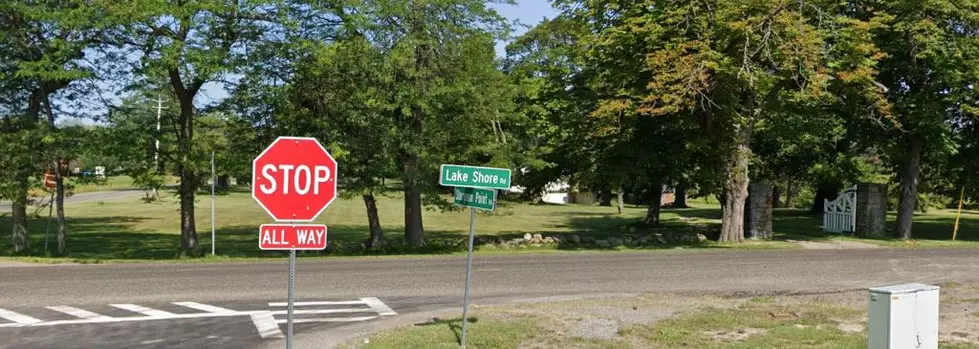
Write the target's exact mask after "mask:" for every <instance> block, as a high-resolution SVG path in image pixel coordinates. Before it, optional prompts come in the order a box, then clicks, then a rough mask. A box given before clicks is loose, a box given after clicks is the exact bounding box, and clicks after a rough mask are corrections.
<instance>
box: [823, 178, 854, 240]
mask: <svg viewBox="0 0 979 349" xmlns="http://www.w3.org/2000/svg"><path fill="white" fill-rule="evenodd" d="M856 224H857V186H855V185H854V186H853V187H850V188H849V189H847V190H844V191H843V193H842V194H840V196H839V197H837V198H836V200H833V201H829V200H824V202H823V231H824V232H827V233H843V232H851V233H852V232H854V231H855V230H856Z"/></svg>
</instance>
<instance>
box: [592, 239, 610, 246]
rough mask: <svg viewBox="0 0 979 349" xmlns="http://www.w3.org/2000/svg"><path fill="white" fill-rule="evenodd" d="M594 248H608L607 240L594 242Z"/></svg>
mask: <svg viewBox="0 0 979 349" xmlns="http://www.w3.org/2000/svg"><path fill="white" fill-rule="evenodd" d="M595 246H598V247H601V248H608V247H609V246H610V244H609V242H608V240H595Z"/></svg>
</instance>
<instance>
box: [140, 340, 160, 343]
mask: <svg viewBox="0 0 979 349" xmlns="http://www.w3.org/2000/svg"><path fill="white" fill-rule="evenodd" d="M156 343H163V340H162V339H154V340H151V341H142V342H139V344H156Z"/></svg>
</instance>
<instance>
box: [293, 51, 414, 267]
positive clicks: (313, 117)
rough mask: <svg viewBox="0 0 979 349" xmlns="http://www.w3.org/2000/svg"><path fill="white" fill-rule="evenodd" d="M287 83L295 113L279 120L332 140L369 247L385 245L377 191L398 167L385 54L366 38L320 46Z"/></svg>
mask: <svg viewBox="0 0 979 349" xmlns="http://www.w3.org/2000/svg"><path fill="white" fill-rule="evenodd" d="M297 66H298V68H297V70H298V71H297V73H296V77H295V79H294V80H293V81H292V83H291V84H290V85H289V87H288V96H289V101H290V103H291V104H292V105H293V106H294V108H295V111H293V112H292V113H290V114H291V115H283V117H282V118H280V122H281V123H282V124H283V126H285V127H286V128H287V129H289V130H292V132H294V133H295V132H298V134H306V135H312V136H315V137H317V138H319V139H324V140H329V141H330V142H331V144H330V147H331V148H332V150H331V153H332V154H333V155H334V156H335V157H336V158H337V161H340V162H342V163H343V177H342V185H343V189H344V190H343V192H342V194H341V195H342V196H343V197H347V198H349V197H352V196H357V195H359V196H360V197H361V198H362V199H363V200H364V205H365V207H366V209H367V219H368V225H369V227H370V237H369V238H368V239H367V242H366V246H367V248H368V249H377V248H380V247H381V246H382V245H383V244H384V231H383V229H382V227H381V222H380V217H379V214H378V211H377V200H376V195H379V194H384V193H385V192H386V191H387V187H386V186H385V185H384V184H383V182H382V180H383V179H384V178H385V177H386V176H389V175H392V174H393V173H394V172H395V171H394V169H395V163H394V161H395V157H396V156H397V150H398V144H396V143H395V142H394V140H395V139H396V136H397V127H396V125H395V123H394V119H393V118H391V117H390V115H391V114H392V113H393V110H392V105H391V104H390V103H389V101H390V100H391V95H390V93H391V91H393V87H394V86H392V83H393V81H390V80H386V78H387V77H388V76H390V75H388V74H387V72H385V66H384V57H383V56H382V55H381V52H380V51H379V50H378V49H377V48H376V47H374V46H372V45H371V43H370V42H369V41H368V40H367V39H366V38H364V37H362V36H354V37H351V38H348V39H345V40H342V41H340V42H337V43H333V44H330V45H329V46H326V47H319V48H317V49H315V50H314V51H313V53H312V54H311V55H310V56H309V57H308V58H307V59H305V60H303V61H301V62H299V63H298V64H297Z"/></svg>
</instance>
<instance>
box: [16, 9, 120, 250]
mask: <svg viewBox="0 0 979 349" xmlns="http://www.w3.org/2000/svg"><path fill="white" fill-rule="evenodd" d="M93 10H94V8H93V7H92V6H88V5H87V4H85V3H83V2H73V1H69V2H62V1H38V2H26V3H18V2H6V3H4V4H0V47H2V48H3V49H2V50H3V51H4V52H3V53H2V54H0V55H2V56H3V60H5V61H8V62H10V63H9V64H10V65H7V66H6V68H7V69H6V70H8V73H10V75H6V76H10V77H12V79H13V80H15V81H18V83H19V84H20V85H19V88H23V89H25V90H26V91H27V95H26V96H25V95H22V96H20V98H23V99H20V102H19V103H24V104H25V108H23V109H22V110H21V112H22V118H21V120H20V121H21V122H20V123H19V124H20V126H19V128H20V129H21V130H22V131H23V132H28V133H29V132H34V131H37V130H38V129H37V127H38V126H39V124H41V123H43V124H45V125H44V126H45V127H43V128H42V129H41V131H40V132H46V131H44V130H47V131H49V132H50V133H49V134H46V135H45V136H40V135H34V136H26V135H24V136H26V137H24V138H20V139H19V141H29V142H31V141H32V142H34V143H28V144H25V146H29V147H30V146H34V147H35V148H36V146H37V145H39V144H41V143H42V142H43V143H44V144H46V145H50V146H53V145H54V144H53V143H54V142H62V143H63V142H64V141H65V140H64V138H66V137H65V135H62V134H60V133H59V132H57V125H56V114H57V113H58V107H57V105H56V104H55V103H52V100H53V99H54V97H53V96H55V95H56V94H57V93H59V92H60V91H62V90H64V89H65V88H67V87H68V86H69V85H70V84H72V82H74V81H77V80H80V79H83V78H86V77H89V76H90V75H91V72H90V71H89V69H87V68H84V67H82V66H81V65H80V64H79V60H80V59H81V58H83V57H84V53H83V51H84V50H85V49H86V48H87V47H88V46H89V45H90V44H91V42H92V41H93V40H95V39H96V38H97V37H98V36H99V35H101V31H100V30H99V26H98V25H99V23H100V22H99V21H97V20H96V16H97V12H96V11H93ZM24 97H26V98H24ZM68 98H69V99H72V98H73V96H71V95H69V96H68ZM15 103H17V102H15ZM11 126H12V124H11ZM54 149H61V150H65V148H58V147H57V146H55V147H54ZM49 155H50V157H49V158H47V159H44V160H45V161H46V162H47V163H46V164H43V165H42V164H39V163H33V164H28V163H24V164H12V167H11V168H18V169H19V170H20V171H16V172H15V176H16V177H14V178H12V180H13V181H14V182H15V183H14V184H13V185H12V186H11V188H12V189H14V190H13V192H11V193H9V194H10V195H9V196H10V197H11V199H12V201H13V213H14V214H13V218H14V219H13V225H14V226H13V240H14V250H15V251H17V252H19V251H22V250H23V249H24V248H26V241H27V239H26V233H27V232H26V229H27V228H26V224H27V216H26V205H27V202H28V198H27V195H28V188H29V185H28V182H29V178H30V177H32V176H37V173H38V171H35V170H37V169H39V168H46V169H52V170H54V169H57V168H58V167H59V165H58V164H60V163H61V162H62V160H63V159H64V158H65V157H66V154H57V153H50V154H49ZM16 158H17V157H16V156H15V157H11V158H9V159H16ZM21 158H22V159H24V160H26V161H37V160H38V159H29V158H26V159H25V158H23V157H21ZM53 173H54V174H55V183H56V185H57V189H56V203H57V212H58V219H57V221H58V227H57V230H56V231H57V240H58V249H57V252H58V254H60V255H64V254H67V252H68V251H67V245H66V243H65V241H66V237H65V236H66V234H67V225H66V222H65V215H64V207H63V205H64V197H65V185H64V180H63V178H62V172H61V171H57V170H54V171H53Z"/></svg>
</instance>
